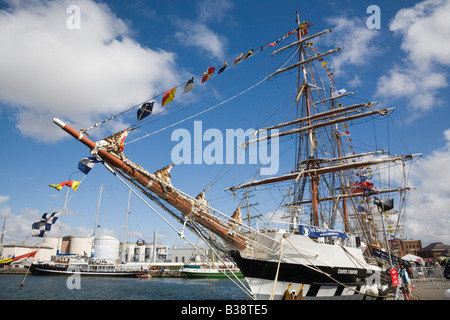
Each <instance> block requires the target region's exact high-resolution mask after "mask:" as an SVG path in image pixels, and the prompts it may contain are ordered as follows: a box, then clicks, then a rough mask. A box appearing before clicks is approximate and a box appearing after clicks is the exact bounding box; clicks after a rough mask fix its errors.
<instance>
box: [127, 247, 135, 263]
mask: <svg viewBox="0 0 450 320" xmlns="http://www.w3.org/2000/svg"><path fill="white" fill-rule="evenodd" d="M135 248H136V246H135V245H134V244H132V245H129V246H128V247H127V262H131V261H134V249H135Z"/></svg>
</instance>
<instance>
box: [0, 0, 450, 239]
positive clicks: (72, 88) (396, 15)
mask: <svg viewBox="0 0 450 320" xmlns="http://www.w3.org/2000/svg"><path fill="white" fill-rule="evenodd" d="M71 5H75V6H77V7H78V8H79V9H80V15H79V18H80V19H79V21H78V22H79V28H75V29H71V28H69V27H68V23H69V25H70V23H74V20H72V17H73V16H72V15H73V14H74V12H73V11H71V10H69V11H68V8H69V7H70V6H71ZM369 5H377V6H378V7H379V8H380V28H379V29H369V28H368V27H367V20H368V19H369V18H370V16H371V13H367V8H368V7H369ZM296 10H298V11H299V12H300V19H301V20H310V21H311V22H312V23H313V26H312V27H311V28H310V32H311V33H312V32H318V31H322V30H324V29H328V28H334V31H333V32H332V34H331V35H330V36H327V37H326V38H325V39H324V40H323V42H321V43H319V44H318V45H320V46H321V48H322V49H330V48H332V47H336V46H340V47H344V48H345V49H344V50H343V52H342V53H340V54H339V55H335V56H333V57H330V59H329V62H330V64H331V65H332V67H333V69H334V73H335V76H336V86H337V87H339V88H346V89H347V91H357V92H358V96H359V98H360V99H361V100H371V101H379V102H380V104H381V105H383V106H389V107H390V106H395V107H396V111H395V112H394V114H393V116H392V119H393V120H394V121H395V123H396V126H395V127H393V126H390V127H389V129H390V130H391V131H392V132H394V131H397V130H398V132H399V133H400V135H401V139H397V141H395V142H394V140H392V141H391V140H389V146H390V147H393V149H394V152H397V153H406V152H409V153H422V154H423V157H422V158H421V159H420V161H418V162H416V163H415V166H413V167H412V169H411V172H410V177H409V178H410V181H409V182H410V184H411V185H413V186H416V187H417V189H416V191H415V192H413V193H412V195H411V196H410V199H409V200H410V201H409V202H408V207H407V219H408V220H407V225H406V236H407V237H409V238H413V239H422V240H423V242H424V244H428V243H431V242H436V241H442V242H444V243H447V244H449V243H450V235H449V234H448V227H449V223H450V211H449V210H448V208H449V207H450V186H449V184H448V181H450V170H448V169H449V168H450V149H449V148H450V111H449V109H448V102H447V101H448V100H449V83H448V81H449V80H448V77H449V71H450V70H449V66H450V44H449V43H450V41H449V39H450V20H449V19H447V17H448V16H450V2H449V1H439V0H433V1H432V0H428V1H427V0H426V1H410V0H408V1H356V0H349V1H309V2H304V1H286V0H283V1H256V0H246V1H231V0H225V1H218V0H214V1H189V2H187V1H106V2H102V3H99V2H96V1H91V0H84V1H75V0H73V1H38V0H36V1H2V2H0V43H1V48H2V49H1V50H0V133H1V134H0V141H1V146H2V156H1V158H0V159H1V160H0V161H1V167H0V179H1V181H2V183H1V186H0V217H2V218H3V217H6V218H7V225H6V227H7V233H6V239H5V241H6V242H9V241H22V240H26V241H35V239H31V238H30V237H28V234H29V232H30V228H31V223H32V222H33V221H35V220H36V219H37V218H38V217H39V216H40V215H42V214H43V213H44V212H48V211H52V210H59V209H60V208H61V207H62V206H63V204H64V197H65V192H64V191H65V189H63V191H59V192H58V191H56V190H55V189H53V188H50V187H49V186H48V185H49V184H57V183H59V182H62V181H65V180H69V179H73V180H81V179H83V177H84V175H83V174H82V173H80V172H79V171H78V170H77V164H78V161H79V160H80V159H81V158H83V157H86V156H88V155H89V152H88V150H87V148H86V147H84V146H83V145H81V144H80V143H77V142H76V141H75V140H74V139H73V138H71V137H68V136H67V134H65V133H64V132H62V130H60V129H58V128H57V127H56V126H55V125H54V124H53V123H52V119H53V118H54V117H58V118H61V119H62V120H63V121H66V122H68V123H70V124H71V125H73V126H74V127H75V128H77V129H78V128H80V127H82V128H87V127H89V126H91V125H93V124H94V123H96V122H99V121H102V120H104V119H106V118H108V117H110V116H112V115H115V114H117V113H119V112H121V111H124V110H126V109H128V108H130V107H132V106H134V105H136V104H138V103H140V102H142V101H145V100H147V99H149V98H152V97H155V96H158V95H159V94H161V93H164V92H165V91H167V90H168V89H171V88H172V87H175V86H176V85H179V84H182V83H185V82H186V81H187V80H189V79H190V77H192V76H197V75H200V74H202V73H203V72H204V71H206V69H207V68H208V67H209V66H221V65H222V64H223V62H224V60H225V59H227V61H228V63H229V65H230V64H231V62H232V61H233V60H234V58H236V57H237V56H238V55H239V54H240V53H246V52H247V51H248V50H249V49H250V48H251V47H253V48H255V49H257V48H259V47H260V46H261V45H265V44H268V43H270V42H272V41H274V40H276V39H278V38H279V37H281V36H283V35H284V34H286V32H287V31H290V30H292V29H294V28H295V12H296ZM75 22H76V21H75ZM270 52H271V51H269V50H264V51H263V52H261V53H260V54H259V55H258V59H259V60H257V59H256V58H255V59H254V60H252V61H250V60H249V63H248V64H242V65H243V66H242V67H241V66H240V65H238V66H236V68H235V69H234V70H231V69H230V71H229V73H227V77H228V78H224V79H230V81H231V80H233V81H234V82H230V83H231V84H230V83H228V84H226V85H222V83H221V82H219V80H217V79H218V78H214V79H211V80H210V81H209V82H207V83H205V87H204V88H207V89H209V90H210V91H208V93H207V94H205V95H201V96H199V97H194V98H193V100H192V103H191V104H190V105H189V108H186V109H183V111H185V112H183V113H180V114H177V112H176V109H174V110H173V111H172V110H171V111H169V112H168V113H165V114H164V115H161V119H159V118H158V117H154V118H152V119H153V120H152V121H151V122H150V123H149V124H147V125H145V126H143V127H142V128H139V130H136V131H135V132H133V134H130V136H129V137H128V138H127V141H132V140H134V139H136V138H139V137H142V136H144V135H146V134H149V133H152V132H154V131H156V130H158V129H160V128H163V127H165V126H167V125H168V124H169V123H173V122H174V121H179V120H182V119H183V117H186V116H189V115H192V114H195V113H196V112H198V111H199V110H201V109H198V108H199V106H201V105H205V106H207V107H210V106H212V105H214V103H217V102H218V101H223V100H224V99H226V98H228V97H231V96H233V95H234V94H236V93H238V92H239V90H238V89H237V87H238V85H239V86H240V85H242V86H243V87H245V86H247V87H248V86H250V85H252V84H255V83H257V82H258V81H259V80H261V79H262V77H263V75H264V74H266V73H265V72H267V71H268V70H269V71H270V70H271V69H270V68H269V67H268V65H266V61H269V60H270V58H271V57H270ZM238 67H239V68H238ZM233 72H234V73H233ZM242 74H245V75H246V76H247V77H246V80H241V78H240V77H238V76H240V75H242ZM270 84H272V83H270ZM216 85H217V87H215V86H216ZM283 85H284V84H281V85H279V86H278V87H275V88H276V93H277V94H278V95H281V96H282V97H283V95H285V94H286V93H285V90H284V89H285V88H284V87H283ZM267 88H268V85H267V84H266V83H264V84H262V85H260V86H258V90H259V91H257V92H256V94H255V95H253V96H251V97H250V96H247V95H244V96H242V100H239V101H233V102H232V103H231V104H230V105H226V106H225V107H220V108H217V110H214V112H211V113H207V114H205V117H204V118H203V119H202V121H203V126H204V130H206V129H207V128H219V129H221V130H224V129H226V128H231V127H232V125H235V126H237V127H238V128H243V129H245V130H246V129H248V128H255V127H256V126H257V125H260V124H262V123H264V119H265V117H266V116H267V115H269V114H272V113H273V110H271V109H270V103H272V102H274V103H275V101H276V99H277V98H275V96H272V95H271V93H269V91H268V90H267ZM179 90H180V91H182V89H179ZM195 90H202V89H201V87H199V86H198V87H196V89H195ZM193 92H194V93H193V94H196V93H198V92H199V91H193ZM158 99H160V98H157V99H155V101H157V105H156V109H157V110H160V109H161V108H160V102H159V101H160V100H158ZM213 101H216V102H213ZM276 103H277V105H278V103H279V101H276ZM255 105H260V106H264V108H265V109H264V112H260V113H254V109H252V108H251V106H255ZM247 106H248V108H247ZM133 117H134V113H133V114H132V115H125V116H124V117H120V118H118V119H117V120H115V121H111V122H108V123H107V124H106V125H105V126H101V128H100V129H96V130H93V131H92V135H93V138H94V139H101V138H103V137H104V136H106V135H107V134H109V133H111V132H117V131H118V130H121V129H123V128H126V127H127V126H128V125H130V124H133V122H134V121H135V120H134V119H133ZM194 120H196V119H190V120H188V121H185V122H182V123H180V124H179V125H178V126H175V127H171V128H169V129H167V130H165V131H163V132H161V133H157V134H154V135H152V136H150V137H147V138H145V139H142V140H139V141H136V142H133V143H130V144H129V145H127V146H126V154H127V156H128V157H129V158H130V159H132V160H133V161H135V162H137V163H139V164H142V165H143V166H144V167H146V168H147V169H148V170H149V171H156V170H158V169H160V168H162V167H164V166H166V165H167V164H169V163H170V160H171V158H170V153H171V150H172V149H173V147H174V145H175V144H176V142H174V141H171V134H172V132H173V131H174V130H176V129H177V128H181V129H188V130H192V128H193V126H194V123H193V121H194ZM273 120H275V119H273ZM380 133H381V135H384V133H383V132H380ZM128 139H129V140H128ZM377 143H380V145H379V147H384V145H383V146H382V142H381V140H380V141H379V142H378V141H377ZM404 145H406V146H407V149H405V147H404ZM283 165H284V163H283ZM222 168H223V166H219V165H206V166H205V165H203V166H200V165H190V166H188V165H185V166H176V167H175V169H174V170H173V171H172V178H173V182H174V185H175V186H177V187H179V188H180V189H181V190H184V191H185V192H187V193H189V194H191V195H193V196H195V195H196V194H198V193H199V192H200V191H201V190H202V189H203V188H205V187H206V186H207V185H208V184H209V183H210V181H212V180H214V178H215V177H216V176H217V175H218V174H219V175H220V173H221V169H222ZM241 169H242V172H241V171H239V170H241ZM237 171H238V173H237V175H235V176H234V178H232V179H231V180H223V181H222V180H220V182H218V183H217V184H215V185H214V188H212V189H211V190H210V191H208V193H207V196H208V198H209V199H210V200H211V205H213V206H217V207H218V209H219V210H221V211H222V212H229V213H230V215H231V213H232V211H233V210H234V207H235V204H236V202H233V199H232V196H230V195H229V194H227V193H225V192H224V191H223V189H224V188H226V187H227V186H229V183H238V182H241V181H242V180H241V178H242V177H245V178H247V176H245V174H246V173H244V170H243V167H239V168H238V169H237ZM100 185H103V193H102V201H101V207H100V216H99V223H98V224H99V225H100V226H101V227H100V229H99V230H98V231H97V232H98V233H99V234H109V235H113V236H115V237H118V238H120V239H123V225H124V222H125V212H126V207H127V200H128V192H127V190H126V189H125V188H124V187H123V185H122V184H121V183H120V182H119V181H117V179H115V178H114V177H113V176H112V175H111V174H110V173H108V172H107V171H106V170H105V168H103V167H102V166H101V165H97V166H96V167H95V168H94V169H93V170H92V171H91V172H90V173H89V174H88V175H87V176H86V178H85V179H84V180H83V183H82V184H81V185H80V187H79V189H78V190H77V191H76V192H75V193H72V192H70V193H69V195H70V196H71V199H70V202H69V206H68V211H67V214H66V215H65V217H64V231H63V234H64V235H66V234H71V235H74V236H87V235H88V234H90V233H92V230H93V226H94V221H95V215H96V210H97V201H98V195H99V189H100ZM230 200H231V201H230ZM130 210H131V212H132V214H131V215H130V218H129V224H128V227H129V228H128V231H129V233H128V236H127V239H128V240H130V241H134V240H136V239H137V237H138V234H141V235H142V237H143V238H144V239H146V240H147V241H151V238H152V236H153V231H154V230H157V231H158V232H159V234H160V240H161V241H162V242H167V243H170V244H171V243H176V244H178V243H181V241H179V240H178V239H177V236H176V234H175V233H174V232H173V231H172V230H171V229H170V228H169V227H167V226H166V225H165V224H164V223H162V222H161V220H159V218H157V217H156V216H155V215H153V214H152V213H151V212H149V211H148V209H146V208H145V207H144V206H143V205H142V203H141V202H140V200H139V199H137V198H136V197H132V201H131V206H130ZM2 220H3V219H2ZM52 235H53V236H56V235H57V231H56V230H53V231H52Z"/></svg>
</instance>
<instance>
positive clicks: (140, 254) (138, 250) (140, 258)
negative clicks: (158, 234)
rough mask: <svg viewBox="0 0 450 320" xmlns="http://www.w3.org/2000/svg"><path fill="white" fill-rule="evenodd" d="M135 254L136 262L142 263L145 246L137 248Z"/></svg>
mask: <svg viewBox="0 0 450 320" xmlns="http://www.w3.org/2000/svg"><path fill="white" fill-rule="evenodd" d="M137 254H138V261H139V262H144V261H145V246H138V247H137Z"/></svg>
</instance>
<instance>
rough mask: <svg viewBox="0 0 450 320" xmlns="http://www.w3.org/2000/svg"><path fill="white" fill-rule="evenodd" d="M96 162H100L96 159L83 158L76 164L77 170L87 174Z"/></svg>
mask: <svg viewBox="0 0 450 320" xmlns="http://www.w3.org/2000/svg"><path fill="white" fill-rule="evenodd" d="M97 162H100V161H99V160H97V158H96V157H87V158H83V159H81V160H80V162H78V169H79V170H80V171H81V172H83V173H84V174H88V173H89V171H91V169H92V168H93V167H94V165H95V164H96V163H97Z"/></svg>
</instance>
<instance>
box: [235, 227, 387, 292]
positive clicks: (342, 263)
mask: <svg viewBox="0 0 450 320" xmlns="http://www.w3.org/2000/svg"><path fill="white" fill-rule="evenodd" d="M279 239H280V237H279V236H277V235H276V234H274V235H273V236H272V237H267V236H265V237H264V238H261V239H259V244H261V243H263V242H265V247H266V248H267V247H272V248H274V249H275V251H274V252H277V249H279V247H278V248H277V247H276V245H279V241H278V240H279ZM289 239H290V241H291V245H292V244H295V246H294V247H292V246H290V247H288V246H285V247H284V248H283V254H282V259H281V260H279V255H278V256H277V255H271V256H268V255H258V254H248V253H247V254H246V253H245V252H243V253H241V252H240V251H239V250H233V251H231V252H230V254H231V256H232V258H233V260H234V261H235V263H236V265H237V266H238V267H239V269H240V270H241V272H242V273H243V275H244V276H245V279H246V281H247V283H248V285H249V287H250V289H251V292H252V294H253V295H254V297H255V298H256V299H258V300H267V299H270V298H271V295H272V294H273V299H274V300H280V299H283V296H284V295H285V293H286V290H287V289H288V288H289V293H291V292H292V291H295V295H298V293H299V290H300V288H301V287H302V299H344V300H362V299H377V298H379V297H380V295H378V293H380V291H379V289H380V288H381V278H382V274H383V271H382V270H381V269H380V268H378V267H376V266H371V265H368V264H367V263H366V262H365V261H364V258H363V257H362V253H361V251H360V250H359V251H360V254H359V255H358V249H357V248H351V247H348V248H343V247H342V246H339V245H336V244H325V243H318V242H317V241H314V240H312V239H310V238H308V237H305V236H302V235H294V234H291V235H290V237H289ZM271 241H272V243H270V242H271ZM278 252H279V251H278ZM274 284H275V286H274ZM374 292H375V293H376V294H375V295H374Z"/></svg>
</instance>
